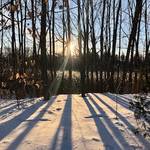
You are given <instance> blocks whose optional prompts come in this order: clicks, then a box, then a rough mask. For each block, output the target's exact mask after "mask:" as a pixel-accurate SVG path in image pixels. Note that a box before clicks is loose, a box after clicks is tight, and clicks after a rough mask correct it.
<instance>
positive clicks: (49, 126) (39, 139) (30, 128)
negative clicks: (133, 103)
mask: <svg viewBox="0 0 150 150" xmlns="http://www.w3.org/2000/svg"><path fill="white" fill-rule="evenodd" d="M131 98H133V95H131V94H125V95H116V94H111V93H106V94H100V93H88V94H87V95H86V97H84V98H82V97H81V96H80V95H78V94H73V95H58V96H53V97H51V99H50V100H49V101H43V98H35V99H24V100H21V101H20V104H21V105H20V108H19V109H18V108H17V102H16V100H4V99H3V100H0V150H16V149H18V150H60V149H61V150H71V149H75V150H103V149H106V150H134V149H136V150H148V149H150V141H148V140H146V139H144V138H143V137H142V136H141V135H135V134H134V132H133V130H134V129H135V128H136V122H135V119H134V116H133V112H132V111H131V110H129V108H128V106H129V105H128V102H129V101H130V99H131ZM116 101H117V105H116ZM116 108H117V111H116ZM116 117H117V119H116Z"/></svg>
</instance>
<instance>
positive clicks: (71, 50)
mask: <svg viewBox="0 0 150 150" xmlns="http://www.w3.org/2000/svg"><path fill="white" fill-rule="evenodd" d="M75 51H76V42H75V41H71V42H70V43H69V45H68V51H67V55H69V56H73V55H75Z"/></svg>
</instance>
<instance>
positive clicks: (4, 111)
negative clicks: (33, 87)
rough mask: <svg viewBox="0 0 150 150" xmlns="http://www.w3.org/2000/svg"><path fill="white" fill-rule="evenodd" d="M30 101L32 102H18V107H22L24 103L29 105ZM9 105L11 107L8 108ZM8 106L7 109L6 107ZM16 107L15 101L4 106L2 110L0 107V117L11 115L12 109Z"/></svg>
mask: <svg viewBox="0 0 150 150" xmlns="http://www.w3.org/2000/svg"><path fill="white" fill-rule="evenodd" d="M32 101H34V100H33V99H29V100H25V99H23V100H20V105H22V106H23V105H24V104H26V103H30V102H32ZM10 105H11V106H10ZM8 106H9V107H8ZM17 107H18V106H17V101H15V102H14V103H11V104H9V105H6V106H4V107H3V108H2V107H0V109H3V110H2V111H1V112H0V116H3V115H4V114H7V113H8V114H9V113H11V112H12V111H13V109H15V108H17Z"/></svg>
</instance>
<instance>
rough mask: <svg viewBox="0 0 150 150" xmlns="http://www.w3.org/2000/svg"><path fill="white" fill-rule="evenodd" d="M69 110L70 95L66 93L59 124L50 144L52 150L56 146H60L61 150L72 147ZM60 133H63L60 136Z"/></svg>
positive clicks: (67, 149)
mask: <svg viewBox="0 0 150 150" xmlns="http://www.w3.org/2000/svg"><path fill="white" fill-rule="evenodd" d="M71 111H72V97H71V95H68V97H67V101H66V104H65V106H64V111H63V114H62V117H61V121H60V124H59V126H58V129H57V131H56V133H55V136H54V138H53V141H52V146H51V149H52V150H55V149H58V148H57V147H58V146H60V149H62V150H71V149H72V118H71V115H72V113H71ZM61 133H62V134H63V135H62V136H61V135H60V134H61ZM60 137H61V139H60ZM60 140H61V141H60ZM60 142H61V144H60ZM59 144H60V145H59Z"/></svg>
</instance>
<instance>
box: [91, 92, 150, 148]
mask: <svg viewBox="0 0 150 150" xmlns="http://www.w3.org/2000/svg"><path fill="white" fill-rule="evenodd" d="M93 95H94V96H95V97H96V98H97V99H98V100H99V101H100V102H101V103H102V104H104V105H105V106H106V107H107V108H108V109H109V110H111V112H112V113H114V114H116V115H117V117H119V119H120V120H121V121H122V122H123V123H124V124H126V126H127V127H128V129H129V130H130V131H133V130H135V127H134V126H133V125H132V124H131V123H130V122H129V121H128V120H127V119H126V116H125V117H124V116H122V115H121V114H120V113H119V112H118V111H116V110H115V109H114V108H112V107H111V106H110V105H108V104H107V103H106V102H104V100H102V99H101V98H100V97H99V96H98V95H97V94H94V93H93ZM88 96H89V94H88ZM137 138H138V139H139V141H140V142H142V143H143V145H144V147H145V148H146V149H147V146H150V142H149V141H147V140H143V138H140V137H139V136H137Z"/></svg>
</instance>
